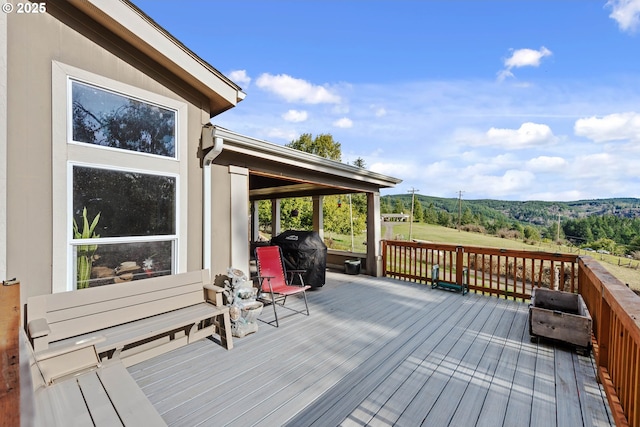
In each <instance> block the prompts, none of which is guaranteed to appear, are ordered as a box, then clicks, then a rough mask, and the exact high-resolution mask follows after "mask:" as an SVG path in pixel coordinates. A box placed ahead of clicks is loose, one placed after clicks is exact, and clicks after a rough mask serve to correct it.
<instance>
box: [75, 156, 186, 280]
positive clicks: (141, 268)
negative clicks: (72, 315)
mask: <svg viewBox="0 0 640 427" xmlns="http://www.w3.org/2000/svg"><path fill="white" fill-rule="evenodd" d="M72 169H73V176H72V179H73V185H72V188H73V224H74V226H73V233H72V234H73V235H72V236H71V238H72V240H71V245H72V246H73V249H74V253H75V259H76V267H75V270H76V272H77V275H76V286H77V288H86V287H90V286H97V285H103V284H109V283H119V282H122V281H127V280H133V279H141V278H147V277H153V276H157V275H162V274H171V272H172V271H173V262H172V260H173V252H174V249H173V247H174V243H175V241H176V239H177V235H176V177H172V176H163V175H149V174H143V173H139V172H131V171H121V170H111V169H102V168H95V167H86V166H79V165H72ZM86 239H91V244H87V240H86Z"/></svg>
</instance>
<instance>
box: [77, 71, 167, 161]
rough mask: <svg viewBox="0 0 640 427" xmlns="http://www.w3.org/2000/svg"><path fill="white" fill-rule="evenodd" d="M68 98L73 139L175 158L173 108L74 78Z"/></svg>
mask: <svg viewBox="0 0 640 427" xmlns="http://www.w3.org/2000/svg"><path fill="white" fill-rule="evenodd" d="M71 99H72V118H71V121H72V126H73V132H72V138H73V140H74V141H77V142H84V143H87V144H96V145H100V146H104V147H111V148H120V149H123V150H131V151H138V152H140V153H149V154H157V155H160V156H168V157H175V155H176V150H175V140H176V138H175V134H176V132H175V131H176V112H175V111H172V110H169V109H167V108H162V107H160V106H158V105H153V104H150V103H147V102H143V101H139V100H137V99H134V98H130V97H128V96H124V95H121V94H118V93H114V92H111V91H107V90H104V89H100V88H97V87H95V86H90V85H87V84H83V83H80V82H76V81H72V82H71Z"/></svg>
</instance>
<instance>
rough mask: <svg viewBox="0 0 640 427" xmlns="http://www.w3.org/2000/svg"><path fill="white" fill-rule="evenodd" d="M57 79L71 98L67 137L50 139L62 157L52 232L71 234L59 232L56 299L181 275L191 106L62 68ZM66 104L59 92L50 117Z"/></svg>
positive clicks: (61, 121)
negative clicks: (77, 291)
mask: <svg viewBox="0 0 640 427" xmlns="http://www.w3.org/2000/svg"><path fill="white" fill-rule="evenodd" d="M53 74H54V85H55V84H58V85H60V84H64V87H65V89H66V90H65V95H64V103H65V108H64V112H65V113H64V114H56V113H54V135H55V134H57V133H58V132H56V131H59V130H61V129H64V135H66V137H65V138H59V139H56V138H55V136H54V150H57V151H56V152H58V151H63V152H64V153H66V156H64V157H60V156H54V159H55V158H56V157H57V158H58V159H59V160H58V161H56V160H54V180H53V181H54V194H56V193H58V192H59V191H57V190H63V189H64V190H63V191H60V192H62V193H63V194H64V197H62V198H61V199H62V200H60V201H57V199H54V224H60V225H62V223H64V226H63V227H62V229H63V230H65V232H64V236H63V235H62V234H61V233H58V234H57V237H56V230H57V227H55V226H54V291H61V290H73V289H81V288H86V287H93V286H102V285H109V284H114V283H121V282H125V281H131V280H141V279H145V278H148V277H153V276H158V275H165V274H173V273H176V272H178V271H182V270H183V269H184V266H185V263H184V258H185V256H184V255H185V254H184V252H185V251H186V243H185V240H186V238H185V234H186V233H185V229H186V223H185V220H186V211H185V209H186V207H184V206H183V205H184V204H181V203H180V200H181V199H183V198H185V197H186V191H187V190H186V185H185V181H186V176H185V175H186V165H185V164H183V163H184V162H181V160H182V159H184V157H185V156H184V154H185V147H184V145H185V144H184V142H183V140H184V139H185V138H184V135H185V128H186V105H185V104H184V103H182V102H179V101H176V100H172V99H168V98H165V97H162V96H160V95H157V94H154V93H150V92H147V91H144V90H141V89H139V88H135V87H131V86H128V85H125V84H122V83H119V82H116V81H113V80H110V79H106V78H104V77H100V76H96V75H94V74H91V73H87V72H84V71H82V70H78V69H75V68H73V67H69V66H66V65H64V64H58V63H54V73H53ZM63 82H64V83H63ZM59 93H60V95H62V92H61V91H60V92H59ZM61 98H62V97H61V96H58V97H56V91H55V90H54V99H53V102H54V112H55V111H58V110H56V104H57V103H59V102H60V101H61ZM56 207H58V208H60V209H61V210H64V211H65V212H66V213H64V214H60V213H58V209H56ZM62 244H64V245H65V246H66V248H67V250H65V251H62V252H63V253H64V257H60V256H57V251H56V247H59V245H62ZM62 277H64V278H65V279H64V280H65V282H66V285H64V286H61V285H60V284H58V281H57V279H61V278H62Z"/></svg>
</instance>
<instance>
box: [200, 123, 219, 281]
mask: <svg viewBox="0 0 640 427" xmlns="http://www.w3.org/2000/svg"><path fill="white" fill-rule="evenodd" d="M200 144H201V147H208V148H202V159H201V164H202V193H203V194H202V268H206V269H208V270H209V274H211V256H212V252H211V240H212V239H211V221H212V218H213V216H212V214H211V206H212V199H213V194H212V190H213V186H212V185H211V165H212V164H213V161H214V160H215V159H216V157H218V156H219V155H220V153H222V150H223V148H224V143H223V140H222V138H221V137H218V136H216V129H215V127H213V126H212V125H211V124H209V123H208V124H206V125H204V126H203V127H202V136H201V140H200Z"/></svg>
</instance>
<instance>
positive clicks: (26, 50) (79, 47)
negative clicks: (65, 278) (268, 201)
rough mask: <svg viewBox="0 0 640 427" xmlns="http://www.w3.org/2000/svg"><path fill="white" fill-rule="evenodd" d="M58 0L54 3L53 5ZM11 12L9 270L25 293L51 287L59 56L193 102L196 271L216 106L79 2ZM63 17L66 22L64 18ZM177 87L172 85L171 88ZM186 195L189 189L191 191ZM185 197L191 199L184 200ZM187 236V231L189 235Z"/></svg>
mask: <svg viewBox="0 0 640 427" xmlns="http://www.w3.org/2000/svg"><path fill="white" fill-rule="evenodd" d="M48 5H50V4H48ZM53 7H54V6H53V5H52V6H51V7H50V8H49V9H50V12H51V13H53V14H55V16H56V17H54V16H51V15H50V14H44V15H17V14H11V15H9V16H8V22H7V24H8V26H7V28H8V29H7V31H8V55H7V59H8V64H9V70H8V78H7V80H8V85H7V86H8V94H7V96H8V105H10V106H11V107H10V108H9V111H8V137H7V140H8V148H7V175H8V182H7V247H8V250H7V252H8V253H7V276H8V277H14V276H15V277H18V278H19V279H20V280H21V282H22V286H23V290H24V292H23V293H24V297H25V298H26V297H27V296H33V295H39V294H46V293H50V292H51V289H52V283H51V280H52V279H51V277H52V262H53V252H54V251H57V250H60V248H53V242H52V234H53V224H52V221H51V218H52V209H53V208H52V206H53V199H54V197H56V196H55V195H54V194H53V192H52V155H53V153H52V148H51V147H52V145H53V144H52V142H53V141H52V138H53V137H52V120H51V116H52V96H51V93H52V83H51V82H52V76H51V69H52V66H51V64H52V61H59V62H61V63H65V64H68V65H71V66H73V67H77V68H80V69H83V70H86V71H89V72H92V73H95V74H98V75H101V76H104V77H107V78H110V79H114V80H117V81H120V82H123V83H126V84H129V85H132V86H136V87H138V88H141V89H144V90H148V91H151V92H154V93H157V94H160V95H163V96H166V97H169V98H172V99H176V100H179V101H183V102H186V103H187V104H188V128H189V129H188V160H187V161H188V162H189V163H188V166H189V167H188V170H189V172H188V177H186V178H187V179H188V185H189V191H188V198H187V203H188V218H187V220H188V224H189V225H188V231H187V236H186V237H187V238H188V254H187V260H188V261H187V266H188V269H189V270H193V269H197V268H200V267H201V265H202V230H201V223H202V208H201V200H202V170H201V168H200V164H199V159H198V158H197V152H198V145H199V139H200V130H201V127H202V124H203V123H205V122H206V121H208V117H209V114H208V111H203V110H202V108H201V106H205V105H208V102H205V101H204V100H203V99H202V100H201V99H198V98H199V96H198V94H194V93H192V92H185V91H183V90H182V88H180V87H174V86H172V85H171V76H170V75H168V73H166V72H164V71H163V70H162V68H161V67H159V66H158V65H157V64H156V63H153V62H152V61H150V60H146V59H145V58H144V57H140V55H136V53H135V52H128V51H127V49H126V46H125V45H123V43H122V42H121V41H119V40H118V39H115V38H114V37H113V36H105V32H104V31H101V30H100V29H99V27H98V26H97V24H96V23H95V22H87V20H86V19H84V18H83V17H82V16H74V12H73V9H70V10H53ZM60 20H62V21H64V23H63V22H61V21H60ZM167 86H170V87H167ZM183 197H184V196H183ZM183 200H184V199H183ZM183 237H184V236H183Z"/></svg>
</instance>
